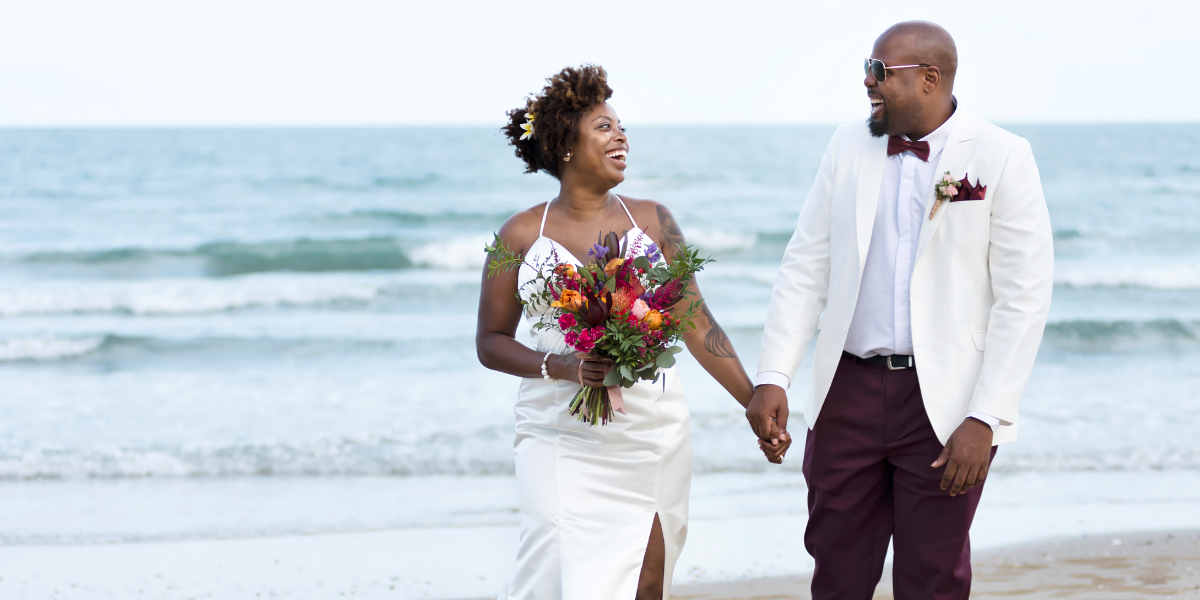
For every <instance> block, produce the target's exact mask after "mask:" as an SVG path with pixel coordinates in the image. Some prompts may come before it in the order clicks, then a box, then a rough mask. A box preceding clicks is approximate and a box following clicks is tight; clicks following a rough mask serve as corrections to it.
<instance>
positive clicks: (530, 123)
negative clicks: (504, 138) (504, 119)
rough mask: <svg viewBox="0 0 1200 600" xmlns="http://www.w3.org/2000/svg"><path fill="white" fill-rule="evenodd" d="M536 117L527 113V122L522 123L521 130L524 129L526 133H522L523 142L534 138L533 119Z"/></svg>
mask: <svg viewBox="0 0 1200 600" xmlns="http://www.w3.org/2000/svg"><path fill="white" fill-rule="evenodd" d="M534 116H535V115H534V114H533V113H525V119H526V121H525V122H524V123H521V129H524V130H525V133H522V134H521V141H525V140H527V139H529V138H531V137H533V119H534Z"/></svg>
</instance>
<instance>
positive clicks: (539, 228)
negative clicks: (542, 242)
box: [538, 201, 550, 237]
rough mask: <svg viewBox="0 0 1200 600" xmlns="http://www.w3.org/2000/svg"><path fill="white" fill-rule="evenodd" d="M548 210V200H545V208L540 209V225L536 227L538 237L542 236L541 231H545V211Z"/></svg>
mask: <svg viewBox="0 0 1200 600" xmlns="http://www.w3.org/2000/svg"><path fill="white" fill-rule="evenodd" d="M548 212H550V202H549V201H546V208H543V209H542V225H541V227H538V237H542V232H543V231H546V213H548Z"/></svg>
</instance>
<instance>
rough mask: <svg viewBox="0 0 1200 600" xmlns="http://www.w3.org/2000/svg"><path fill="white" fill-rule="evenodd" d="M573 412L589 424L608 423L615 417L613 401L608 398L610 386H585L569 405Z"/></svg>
mask: <svg viewBox="0 0 1200 600" xmlns="http://www.w3.org/2000/svg"><path fill="white" fill-rule="evenodd" d="M567 408H569V409H570V411H571V414H572V415H575V416H577V417H579V420H580V421H581V422H583V423H588V424H589V425H596V424H597V423H599V424H600V425H607V424H608V422H609V421H611V420H612V419H613V408H612V402H610V401H609V399H608V388H606V387H588V386H586V385H585V386H583V387H582V388H580V389H579V391H578V392H576V393H575V397H574V398H572V399H571V404H570V405H569V406H568V407H567Z"/></svg>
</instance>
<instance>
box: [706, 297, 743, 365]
mask: <svg viewBox="0 0 1200 600" xmlns="http://www.w3.org/2000/svg"><path fill="white" fill-rule="evenodd" d="M701 307H702V308H701V311H702V312H703V313H704V318H705V319H707V320H708V333H706V334H704V349H705V350H708V353H709V354H712V355H713V356H716V357H719V358H737V353H735V352H734V351H733V344H731V343H730V342H729V336H727V335H725V330H724V329H721V325H720V324H719V323H717V319H716V317H714V316H713V314H712V311H711V310H709V309H708V303H707V302H705V303H704V304H702V305H701Z"/></svg>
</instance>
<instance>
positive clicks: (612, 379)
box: [604, 371, 621, 387]
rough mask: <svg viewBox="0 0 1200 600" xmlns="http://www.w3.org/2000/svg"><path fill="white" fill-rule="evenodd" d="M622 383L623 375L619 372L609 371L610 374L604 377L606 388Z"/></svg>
mask: <svg viewBox="0 0 1200 600" xmlns="http://www.w3.org/2000/svg"><path fill="white" fill-rule="evenodd" d="M620 382H621V374H620V373H618V372H617V371H609V372H608V374H607V375H605V376H604V385H605V387H607V386H611V385H617V384H618V383H620Z"/></svg>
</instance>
